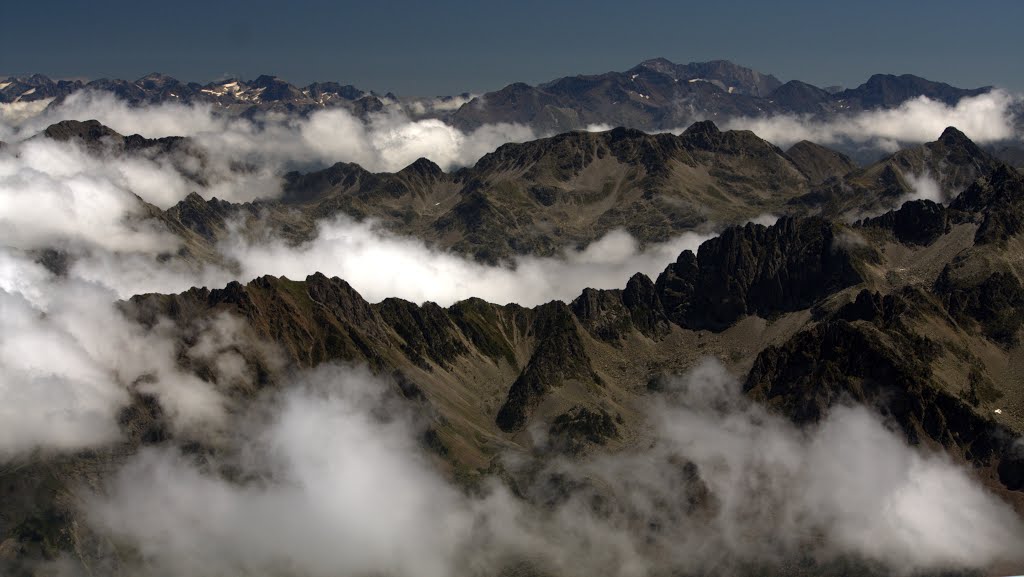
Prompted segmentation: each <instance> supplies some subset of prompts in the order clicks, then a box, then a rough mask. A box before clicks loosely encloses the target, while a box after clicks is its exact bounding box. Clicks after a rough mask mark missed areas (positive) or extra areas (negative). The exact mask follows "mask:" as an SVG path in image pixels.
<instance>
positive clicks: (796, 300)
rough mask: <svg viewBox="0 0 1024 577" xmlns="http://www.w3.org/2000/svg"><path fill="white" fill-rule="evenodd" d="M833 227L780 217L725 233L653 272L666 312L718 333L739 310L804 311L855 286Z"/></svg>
mask: <svg viewBox="0 0 1024 577" xmlns="http://www.w3.org/2000/svg"><path fill="white" fill-rule="evenodd" d="M832 227H833V225H832V224H831V223H829V222H828V221H825V220H822V219H819V218H806V219H803V218H783V219H780V220H779V222H778V223H777V224H775V225H773V226H770V227H765V226H762V225H758V224H748V225H746V226H744V227H742V228H740V227H736V228H730V229H728V230H726V231H725V232H724V233H722V235H721V236H719V237H717V238H715V239H712V240H710V241H708V242H705V243H704V244H703V245H701V247H700V249H699V250H698V251H697V255H696V256H694V255H693V254H692V253H689V252H688V251H687V252H684V253H683V254H682V255H680V257H679V259H678V260H677V261H676V262H675V263H674V264H672V265H669V267H668V268H666V269H665V272H663V273H662V274H661V275H659V277H658V281H657V289H658V293H659V296H660V297H661V302H662V304H663V305H664V307H665V310H666V313H667V314H668V316H669V318H670V319H671V320H672V321H673V322H674V323H676V324H678V325H680V326H683V327H686V328H690V329H710V330H715V331H719V330H723V329H725V328H727V327H729V326H730V325H732V323H734V322H735V321H737V320H738V319H739V318H740V317H742V316H744V315H748V314H757V315H760V316H763V317H771V316H774V315H777V314H779V313H783V312H787V311H795V310H799V309H804V308H808V307H810V306H811V305H813V304H814V302H815V301H817V300H818V299H820V298H822V297H825V296H827V295H829V294H831V293H833V292H835V291H837V290H839V289H842V288H845V287H847V286H851V285H854V284H857V283H858V282H860V280H861V278H860V276H859V274H858V273H857V271H856V270H855V269H854V267H853V265H852V262H851V259H850V256H849V254H848V253H846V251H844V250H843V249H841V248H840V247H838V246H836V244H835V233H834V230H833V228H832Z"/></svg>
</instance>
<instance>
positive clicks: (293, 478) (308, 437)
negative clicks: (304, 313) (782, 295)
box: [87, 362, 1024, 576]
mask: <svg viewBox="0 0 1024 577" xmlns="http://www.w3.org/2000/svg"><path fill="white" fill-rule="evenodd" d="M387 390H389V386H388V384H387V383H385V382H381V381H379V380H378V379H376V378H374V377H371V376H370V375H369V374H368V373H366V372H365V371H363V370H359V369H351V368H344V367H321V368H320V369H317V370H314V371H311V372H307V373H304V374H301V375H297V377H296V380H295V381H294V382H293V383H291V384H285V388H284V392H282V393H279V394H276V395H272V396H270V397H268V398H265V399H263V400H261V401H260V402H259V403H258V404H257V408H256V409H254V410H253V411H252V412H251V413H250V414H248V415H247V416H246V417H244V418H243V420H242V421H241V422H240V423H238V424H236V426H235V427H234V430H236V431H238V437H237V439H236V442H237V443H239V445H240V449H239V450H238V451H237V452H234V453H230V455H238V456H237V457H232V456H225V457H222V460H221V461H219V462H213V463H211V464H210V465H211V466H205V465H200V464H199V463H198V462H194V461H192V460H190V459H187V458H185V457H183V456H181V455H178V454H176V453H175V452H173V451H171V450H168V449H161V450H146V451H143V452H141V453H140V454H138V455H136V456H134V457H132V458H131V459H130V461H129V462H128V463H127V464H126V465H125V467H124V468H123V469H122V470H121V472H120V473H118V474H117V475H116V476H115V477H114V478H113V480H112V482H111V483H110V485H109V487H108V490H107V491H106V492H105V493H103V494H96V495H94V497H92V498H91V499H90V501H89V504H88V507H87V510H88V511H89V512H90V515H89V518H90V519H91V522H92V524H93V525H94V527H95V528H97V529H99V530H100V531H101V532H102V534H104V535H110V536H112V537H113V538H114V539H115V542H117V543H119V544H121V545H126V546H131V547H135V548H137V549H138V550H139V551H140V552H141V555H142V559H143V561H144V563H145V565H146V566H148V567H149V568H150V569H151V570H152V571H153V573H154V574H167V573H168V572H169V573H170V574H182V573H187V574H194V575H221V574H253V575H260V574H266V573H272V572H274V571H275V570H276V571H283V570H287V571H289V572H290V573H293V574H296V575H310V576H320V575H336V574H355V573H360V574H368V573H383V574H389V575H397V576H401V575H451V574H490V573H499V572H500V570H501V569H502V568H503V566H504V565H505V564H508V563H513V564H518V563H522V562H523V561H528V562H529V563H530V564H532V565H533V566H534V567H536V568H537V570H538V571H540V572H550V573H553V574H558V575H567V576H573V575H580V576H582V575H609V576H641V575H649V574H652V573H653V574H662V573H673V572H690V573H707V572H712V573H724V574H728V573H731V572H734V571H736V570H738V569H740V568H742V567H744V566H746V567H750V566H752V565H753V566H760V567H762V568H769V569H770V568H773V567H776V565H775V563H778V562H779V561H782V560H784V559H789V560H790V561H792V560H793V559H796V558H799V557H810V558H813V559H817V560H819V561H825V562H827V561H829V560H831V559H835V558H839V557H844V558H851V557H852V558H854V559H858V560H861V561H865V562H868V563H874V564H881V565H882V567H884V568H885V569H886V570H887V571H889V572H892V573H913V572H915V571H922V570H950V569H959V568H971V569H984V568H987V567H989V566H990V565H991V564H992V563H995V562H999V561H1011V562H1012V561H1018V562H1019V561H1021V551H1020V550H1019V543H1020V542H1021V539H1022V538H1024V527H1022V525H1021V521H1020V519H1018V518H1017V517H1016V516H1015V515H1014V514H1013V512H1012V511H1011V510H1010V509H1009V508H1008V507H1007V506H1006V505H1005V504H1003V503H1000V502H999V501H998V500H997V499H995V498H994V497H992V496H991V495H989V494H988V493H987V492H986V491H985V490H984V489H982V488H981V487H980V486H979V485H978V484H977V482H976V481H974V480H972V479H971V478H970V477H969V476H968V475H967V474H966V473H965V472H964V471H962V470H961V469H960V468H958V467H957V466H954V465H953V464H951V463H950V462H949V461H948V460H947V459H946V458H945V457H942V456H938V455H934V454H927V453H922V452H919V451H918V450H916V449H912V448H910V447H909V446H907V445H906V443H905V442H904V441H903V440H901V439H899V438H898V437H897V436H896V435H895V434H893V433H892V432H890V431H889V430H887V429H886V428H885V427H884V426H883V425H882V424H881V422H880V421H879V420H878V418H877V417H875V416H873V415H871V414H869V413H868V412H867V411H866V410H864V409H858V408H839V409H837V410H836V411H834V412H833V414H832V415H831V416H829V417H827V418H826V419H825V421H824V422H822V423H821V424H820V425H818V426H816V427H812V428H810V429H807V430H800V429H798V428H796V427H795V426H793V425H792V424H790V423H788V422H786V421H784V420H782V419H780V418H779V417H775V416H772V415H769V414H767V413H766V412H764V410H762V409H760V408H758V407H756V406H754V405H752V404H750V403H749V402H748V401H746V400H745V399H744V398H743V396H742V394H741V393H740V392H739V389H738V384H737V383H736V381H735V380H734V379H732V378H731V377H729V376H728V375H727V374H726V373H725V371H724V369H722V367H721V365H719V364H717V363H715V362H705V363H703V364H701V365H699V366H698V367H696V368H695V369H694V370H693V371H692V372H691V373H689V374H688V375H686V376H685V377H683V378H682V379H680V380H679V381H678V382H677V383H676V384H675V385H673V387H672V389H671V391H670V392H669V393H667V394H666V395H665V396H660V397H657V398H656V399H653V400H652V401H651V402H650V403H649V406H648V414H649V415H650V418H651V421H650V424H651V425H652V433H651V435H650V437H649V438H648V439H647V440H646V441H644V442H643V443H641V444H640V446H638V447H635V448H633V449H632V450H630V451H624V452H621V453H617V454H601V455H598V456H595V457H593V458H590V459H585V460H583V461H579V460H562V459H556V460H555V461H552V462H549V463H547V464H546V465H545V464H544V463H536V462H532V461H531V460H530V458H526V457H525V456H522V455H521V456H520V457H518V458H517V459H512V460H507V461H506V462H507V463H512V462H514V461H519V466H518V468H516V467H515V466H513V467H512V468H510V469H508V470H509V471H510V472H511V474H512V475H516V476H518V478H519V479H520V484H519V488H520V490H521V491H523V492H524V494H525V496H526V499H527V500H526V501H524V500H520V499H518V498H515V497H512V496H511V494H510V493H509V492H508V491H507V490H506V489H503V488H501V486H500V484H499V483H497V482H496V480H494V479H491V480H489V481H487V482H485V483H484V489H483V490H482V491H481V492H474V493H473V494H471V495H470V494H466V493H465V492H463V491H460V490H459V489H457V488H456V487H454V486H452V485H450V484H449V483H448V482H447V481H445V480H444V479H443V478H442V477H441V476H440V475H439V474H438V473H437V472H436V470H435V469H434V467H433V466H432V465H431V464H430V463H429V462H428V461H427V460H425V458H424V455H423V453H422V449H421V448H419V447H418V445H417V443H416V441H415V439H416V438H417V437H418V435H419V432H420V431H421V428H420V427H419V426H416V425H415V424H414V423H416V422H417V418H416V416H415V415H414V414H413V413H410V412H408V411H407V409H406V408H404V405H399V404H395V401H393V400H391V397H389V396H388V395H387V394H385V393H384V392H383V391H387ZM687 462H691V463H694V464H696V469H692V468H690V466H688V465H686V463H687ZM538 466H540V467H541V469H540V472H539V474H538V475H537V476H535V477H531V476H530V475H529V474H525V475H524V474H522V472H523V471H528V470H534V471H537V467H538ZM222 467H227V468H230V469H231V470H234V471H236V473H239V474H236V475H235V477H236V478H238V477H240V478H243V479H249V481H245V482H241V483H239V482H234V481H229V480H227V479H225V478H224V477H222V476H221V475H220V474H219V473H218V472H217V471H218V470H219V469H221V468H222ZM517 471H518V472H517ZM694 471H696V472H697V473H698V474H699V476H700V478H701V479H703V481H700V480H698V478H697V477H695V476H694ZM531 478H532V479H533V481H530V479H531ZM701 482H703V483H705V484H706V485H705V487H706V488H707V489H708V490H710V493H704V492H703V491H702V489H701V487H700V485H699V484H700V483H701ZM530 502H532V503H533V504H532V505H530V504H528V503H530ZM396 544H397V545H396ZM504 568H506V569H507V567H504Z"/></svg>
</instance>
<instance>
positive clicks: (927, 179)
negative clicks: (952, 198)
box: [897, 171, 946, 206]
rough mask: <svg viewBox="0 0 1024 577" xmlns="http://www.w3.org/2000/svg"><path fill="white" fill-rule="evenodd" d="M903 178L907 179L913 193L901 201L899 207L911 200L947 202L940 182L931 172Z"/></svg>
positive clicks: (907, 175) (908, 175) (906, 175)
mask: <svg viewBox="0 0 1024 577" xmlns="http://www.w3.org/2000/svg"><path fill="white" fill-rule="evenodd" d="M903 177H904V178H906V179H907V184H908V185H910V188H911V191H910V193H908V194H907V195H905V196H904V197H903V198H901V199H900V202H898V203H897V206H900V205H902V204H903V203H904V202H907V201H910V200H930V201H932V202H937V203H939V204H942V203H943V202H945V201H946V199H945V198H944V196H945V195H943V194H942V188H941V187H939V183H938V181H937V180H935V177H933V176H932V175H931V174H930V173H929V172H927V171H925V172H923V173H921V174H917V175H914V174H905V175H903Z"/></svg>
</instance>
